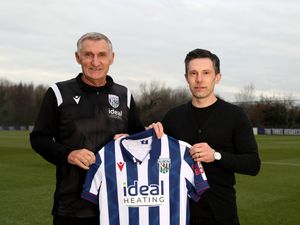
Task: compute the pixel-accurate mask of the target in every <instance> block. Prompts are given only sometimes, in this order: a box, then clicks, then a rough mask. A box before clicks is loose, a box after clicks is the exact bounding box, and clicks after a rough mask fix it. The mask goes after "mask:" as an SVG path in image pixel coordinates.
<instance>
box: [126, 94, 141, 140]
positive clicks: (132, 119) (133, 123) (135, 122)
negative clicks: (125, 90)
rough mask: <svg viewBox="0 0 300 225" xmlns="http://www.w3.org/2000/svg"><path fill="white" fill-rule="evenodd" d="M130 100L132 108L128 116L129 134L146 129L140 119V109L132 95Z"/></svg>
mask: <svg viewBox="0 0 300 225" xmlns="http://www.w3.org/2000/svg"><path fill="white" fill-rule="evenodd" d="M130 98H131V100H130V109H129V117H128V132H129V134H134V133H138V132H141V131H144V130H145V128H144V126H143V124H142V122H141V121H140V117H139V113H138V109H137V107H136V104H135V101H134V99H133V97H132V95H131V97H130Z"/></svg>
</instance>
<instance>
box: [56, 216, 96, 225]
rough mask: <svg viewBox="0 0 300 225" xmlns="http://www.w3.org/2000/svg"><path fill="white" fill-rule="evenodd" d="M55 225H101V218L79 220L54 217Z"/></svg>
mask: <svg viewBox="0 0 300 225" xmlns="http://www.w3.org/2000/svg"><path fill="white" fill-rule="evenodd" d="M53 225H100V221H99V217H98V216H97V217H88V218H77V217H64V216H53Z"/></svg>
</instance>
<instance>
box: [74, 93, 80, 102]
mask: <svg viewBox="0 0 300 225" xmlns="http://www.w3.org/2000/svg"><path fill="white" fill-rule="evenodd" d="M73 99H74V101H75V102H76V104H78V103H79V100H80V96H78V95H76V96H74V97H73Z"/></svg>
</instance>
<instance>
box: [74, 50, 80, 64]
mask: <svg viewBox="0 0 300 225" xmlns="http://www.w3.org/2000/svg"><path fill="white" fill-rule="evenodd" d="M75 58H76V61H77V63H78V64H81V62H80V56H79V54H78V52H75Z"/></svg>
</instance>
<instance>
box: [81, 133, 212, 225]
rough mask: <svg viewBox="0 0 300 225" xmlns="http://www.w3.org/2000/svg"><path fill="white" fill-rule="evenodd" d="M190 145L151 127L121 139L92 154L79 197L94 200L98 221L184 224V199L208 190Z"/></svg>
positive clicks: (108, 224) (186, 212) (130, 224)
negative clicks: (93, 156)
mask: <svg viewBox="0 0 300 225" xmlns="http://www.w3.org/2000/svg"><path fill="white" fill-rule="evenodd" d="M189 148H190V145H189V144H188V143H186V142H183V141H179V140H176V139H174V138H172V137H170V136H167V135H165V134H164V135H163V137H162V138H161V139H157V137H156V135H155V132H154V130H153V129H150V130H147V131H144V132H141V133H137V134H135V135H132V136H127V137H121V138H119V139H117V140H113V141H111V142H109V143H108V144H106V145H105V146H104V147H103V148H102V149H101V150H100V151H99V152H98V153H97V155H96V163H95V164H93V165H92V166H91V167H90V169H89V171H88V173H87V176H86V181H85V184H84V189H83V192H82V197H83V198H84V199H86V200H88V201H91V202H93V203H95V204H99V209H100V224H104V225H169V224H170V225H187V224H189V206H188V197H190V198H192V199H194V200H195V201H198V200H199V198H200V196H201V194H202V193H203V192H204V191H205V190H206V189H207V188H209V185H208V182H207V179H206V176H205V172H204V170H203V167H202V165H201V164H200V163H196V162H194V161H193V160H192V159H191V157H190V155H189Z"/></svg>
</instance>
